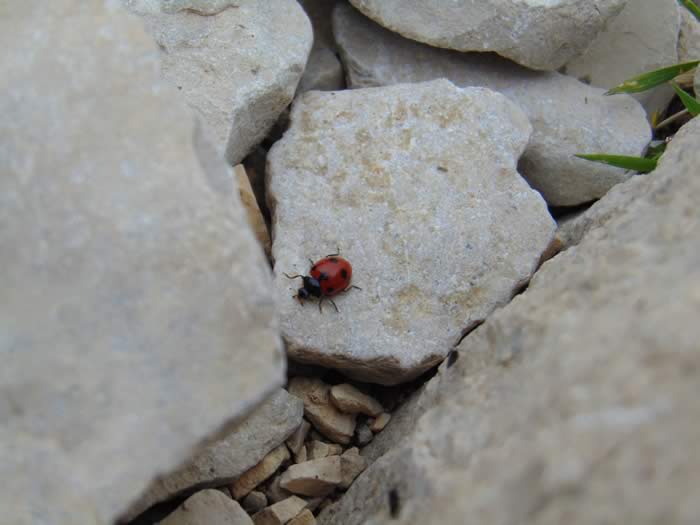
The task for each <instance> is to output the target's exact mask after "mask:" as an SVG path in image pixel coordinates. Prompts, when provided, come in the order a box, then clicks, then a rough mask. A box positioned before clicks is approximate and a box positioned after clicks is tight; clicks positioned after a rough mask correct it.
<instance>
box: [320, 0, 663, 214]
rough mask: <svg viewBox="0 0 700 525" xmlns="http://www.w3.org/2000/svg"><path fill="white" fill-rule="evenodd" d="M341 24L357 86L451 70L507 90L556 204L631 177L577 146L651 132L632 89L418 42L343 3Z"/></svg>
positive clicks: (613, 145)
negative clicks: (609, 91) (607, 92)
mask: <svg viewBox="0 0 700 525" xmlns="http://www.w3.org/2000/svg"><path fill="white" fill-rule="evenodd" d="M334 31H335V36H336V39H337V41H338V45H339V46H340V50H341V57H342V59H343V61H344V63H345V67H346V70H347V78H348V83H349V86H350V87H353V88H361V87H371V86H386V85H392V84H399V83H403V82H421V81H425V80H432V79H436V78H447V79H449V80H451V81H452V82H454V83H455V84H456V85H458V86H462V87H467V86H481V87H487V88H489V89H493V90H495V91H498V92H500V93H503V94H504V95H506V96H507V97H508V98H510V99H511V100H513V101H514V102H516V103H517V104H518V105H519V106H520V107H521V109H522V110H523V111H524V112H525V113H526V114H527V116H528V118H529V120H530V122H531V123H532V126H533V128H534V132H533V135H532V138H531V139H530V143H529V145H528V147H527V149H526V151H525V154H524V155H523V158H522V159H521V162H520V164H519V169H520V171H521V173H522V174H523V176H524V177H525V178H526V179H527V180H528V182H529V183H530V184H531V185H532V186H533V187H534V188H535V189H537V190H538V191H540V192H541V193H542V195H543V196H544V197H545V199H546V200H547V202H548V203H549V204H551V205H554V206H573V205H576V204H581V203H583V202H588V201H591V200H594V199H598V198H600V197H602V196H603V195H605V193H606V192H607V191H608V190H609V189H610V188H611V187H612V186H614V185H615V184H618V183H620V182H623V181H625V180H627V179H628V178H629V177H630V174H629V173H627V172H626V171H624V170H622V169H619V168H613V167H610V166H605V165H602V164H593V163H591V162H588V161H584V160H582V159H579V158H576V157H574V154H576V153H601V152H616V153H619V154H622V155H639V154H641V153H642V152H643V151H644V149H645V148H646V147H647V144H648V143H649V140H650V139H651V130H650V128H649V124H648V122H647V119H646V115H645V112H644V110H643V108H642V107H641V106H640V105H639V104H638V103H637V102H636V101H635V100H634V99H632V98H631V97H629V96H627V95H617V96H614V97H606V96H603V93H604V90H602V89H599V88H593V87H590V86H587V85H585V84H583V83H581V82H577V81H576V80H575V79H573V78H570V77H567V76H565V75H560V74H558V73H538V72H534V71H529V70H527V69H525V68H522V67H519V66H517V65H515V64H513V63H512V62H509V61H507V60H502V59H499V58H498V57H496V56H494V55H490V54H483V53H471V54H463V53H455V52H451V51H445V50H441V49H435V48H432V47H430V46H426V45H422V44H419V43H416V42H412V41H410V40H407V39H405V38H402V37H400V36H399V35H396V34H394V33H391V32H390V31H387V30H386V29H384V28H382V27H380V26H379V25H377V24H375V23H373V22H371V21H370V20H368V19H367V18H365V17H363V16H362V15H361V14H359V13H358V12H357V11H355V10H354V9H352V8H351V7H349V6H343V5H341V6H338V7H337V8H336V10H335V13H334Z"/></svg>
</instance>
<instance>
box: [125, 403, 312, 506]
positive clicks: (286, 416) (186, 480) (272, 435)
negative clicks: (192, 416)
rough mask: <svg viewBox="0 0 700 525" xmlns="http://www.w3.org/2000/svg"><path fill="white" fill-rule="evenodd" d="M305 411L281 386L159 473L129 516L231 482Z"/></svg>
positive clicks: (277, 442)
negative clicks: (178, 463) (169, 470)
mask: <svg viewBox="0 0 700 525" xmlns="http://www.w3.org/2000/svg"><path fill="white" fill-rule="evenodd" d="M303 413H304V404H303V403H302V402H301V400H299V399H297V398H296V397H294V396H290V395H289V394H288V393H287V392H286V390H283V389H279V390H278V391H277V392H276V393H275V394H273V395H272V396H271V397H270V398H269V399H268V400H266V401H265V402H264V403H263V404H262V405H260V406H259V407H258V408H256V409H255V410H254V411H253V412H252V413H251V414H250V415H249V416H248V417H247V418H246V419H245V420H243V422H241V423H240V424H239V425H237V426H236V428H235V429H233V431H232V432H231V433H229V434H228V435H227V436H225V437H224V438H222V439H220V440H218V441H217V442H216V443H214V444H212V445H210V446H209V447H207V448H205V449H204V450H202V451H201V452H200V453H199V454H197V455H196V456H195V457H194V458H193V459H192V460H191V461H188V462H187V463H186V464H185V465H184V466H183V467H181V468H179V469H177V470H176V471H175V472H173V473H171V474H168V475H163V476H159V477H158V479H156V480H155V481H154V482H153V483H152V484H151V486H150V488H149V489H148V490H147V491H146V493H145V494H144V496H143V497H142V498H140V499H139V501H138V502H137V503H136V504H134V505H133V506H132V508H131V510H130V512H129V516H130V517H134V516H136V515H138V514H139V513H141V512H143V511H144V510H146V509H147V508H149V507H151V506H152V505H155V504H156V503H159V502H161V501H165V500H167V499H170V498H172V497H174V496H177V495H178V494H180V493H182V492H185V491H191V490H194V489H198V488H203V487H220V486H223V485H226V484H229V483H231V482H232V481H234V480H235V479H236V478H237V477H238V476H240V475H241V474H243V473H244V472H246V471H247V470H248V469H250V468H252V467H254V466H255V465H256V464H257V463H258V462H259V461H260V460H261V459H262V458H263V457H264V456H265V455H266V454H267V453H268V452H270V451H271V450H272V449H273V448H275V447H277V446H278V445H280V444H281V443H283V442H284V441H285V440H286V439H287V438H288V437H289V436H290V435H291V434H292V433H293V432H294V431H295V430H296V429H297V428H298V427H299V426H300V425H301V421H302V415H303Z"/></svg>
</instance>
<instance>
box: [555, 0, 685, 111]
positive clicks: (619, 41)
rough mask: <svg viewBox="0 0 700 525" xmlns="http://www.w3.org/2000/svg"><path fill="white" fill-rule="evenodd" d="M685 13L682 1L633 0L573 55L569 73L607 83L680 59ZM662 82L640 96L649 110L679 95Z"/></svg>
mask: <svg viewBox="0 0 700 525" xmlns="http://www.w3.org/2000/svg"><path fill="white" fill-rule="evenodd" d="M680 23H681V17H680V14H679V12H678V2H677V0H627V5H625V7H624V9H623V10H622V12H621V13H620V14H619V15H618V16H617V17H616V18H615V19H613V20H612V21H611V22H610V23H609V24H608V25H607V27H606V28H605V29H604V30H603V31H601V33H600V34H599V35H598V37H597V38H596V39H595V40H594V41H593V43H592V44H591V45H590V46H589V47H588V49H586V50H585V52H584V53H582V54H581V55H579V56H578V57H575V58H573V59H572V60H570V61H569V62H568V63H567V64H566V66H565V72H566V73H567V74H569V75H572V76H574V77H577V78H578V79H580V80H582V81H583V82H586V83H587V84H592V85H594V86H597V87H602V88H607V89H609V88H612V87H615V86H617V85H619V84H621V83H622V82H624V81H625V80H627V79H629V78H632V77H635V76H637V75H641V74H642V73H646V72H648V71H652V70H654V69H659V68H662V67H665V66H671V65H673V64H675V63H677V62H678V32H679V30H680ZM674 93H675V92H674V91H673V88H671V86H661V87H660V88H657V89H655V90H652V91H646V92H644V93H639V94H637V95H635V98H636V99H637V100H639V102H641V103H642V105H643V106H644V108H645V109H646V110H647V113H648V114H649V115H652V114H653V113H656V112H662V111H664V110H665V109H666V106H668V103H669V102H670V101H671V99H672V98H673V95H674Z"/></svg>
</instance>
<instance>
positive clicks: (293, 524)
mask: <svg viewBox="0 0 700 525" xmlns="http://www.w3.org/2000/svg"><path fill="white" fill-rule="evenodd" d="M289 525H316V518H315V517H314V515H313V514H312V513H311V511H310V510H309V509H306V510H304V511H302V512H301V514H299V515H298V516H297V517H296V518H294V519H293V520H292V521H290V522H289Z"/></svg>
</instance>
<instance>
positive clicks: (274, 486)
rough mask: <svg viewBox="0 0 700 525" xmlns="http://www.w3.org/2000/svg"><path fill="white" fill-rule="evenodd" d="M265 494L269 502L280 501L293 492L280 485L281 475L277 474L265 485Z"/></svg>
mask: <svg viewBox="0 0 700 525" xmlns="http://www.w3.org/2000/svg"><path fill="white" fill-rule="evenodd" d="M265 495H266V496H267V501H268V503H269V504H273V503H278V502H280V501H283V500H285V499H287V498H288V497H289V496H291V495H292V494H291V493H290V492H289V491H286V490H284V489H283V488H282V487H280V477H279V476H275V477H274V478H273V479H272V481H270V482H269V483H268V484H267V486H266V487H265Z"/></svg>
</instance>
